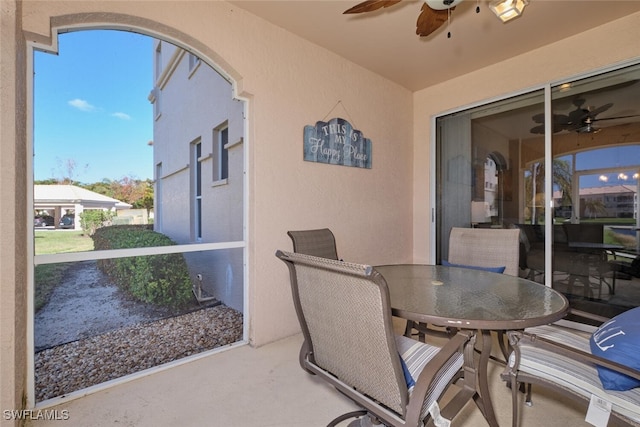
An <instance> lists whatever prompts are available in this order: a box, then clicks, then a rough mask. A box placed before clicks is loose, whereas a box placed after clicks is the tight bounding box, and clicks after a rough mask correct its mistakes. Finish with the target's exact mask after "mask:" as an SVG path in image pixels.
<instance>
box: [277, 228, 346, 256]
mask: <svg viewBox="0 0 640 427" xmlns="http://www.w3.org/2000/svg"><path fill="white" fill-rule="evenodd" d="M287 234H288V235H289V237H290V238H291V240H292V241H293V251H294V252H296V253H299V254H306V255H313V256H317V257H321V258H328V259H338V251H337V249H336V239H335V237H334V235H333V233H332V232H331V230H329V229H328V228H321V229H317V230H298V231H288V232H287Z"/></svg>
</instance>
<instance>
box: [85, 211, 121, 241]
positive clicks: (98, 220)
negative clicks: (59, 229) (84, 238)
mask: <svg viewBox="0 0 640 427" xmlns="http://www.w3.org/2000/svg"><path fill="white" fill-rule="evenodd" d="M111 218H113V213H112V212H107V211H103V210H102V209H91V210H86V211H84V212H82V213H81V214H80V226H81V227H82V231H84V234H86V235H88V236H93V234H94V233H95V232H96V230H97V229H98V228H100V227H102V226H103V225H104V224H105V223H106V222H107V221H109V220H111Z"/></svg>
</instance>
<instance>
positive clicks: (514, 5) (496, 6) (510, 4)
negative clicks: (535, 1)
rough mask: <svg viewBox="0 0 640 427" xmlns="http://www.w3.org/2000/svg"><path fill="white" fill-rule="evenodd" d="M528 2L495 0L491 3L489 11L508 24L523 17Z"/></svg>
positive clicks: (524, 0)
mask: <svg viewBox="0 0 640 427" xmlns="http://www.w3.org/2000/svg"><path fill="white" fill-rule="evenodd" d="M527 4H529V1H528V0H494V1H492V2H491V3H489V9H491V10H492V11H493V13H495V14H496V16H497V17H498V18H500V20H501V21H502V22H507V21H509V20H511V19H513V18H517V17H518V16H520V15H522V11H523V10H524V7H525V6H526V5H527Z"/></svg>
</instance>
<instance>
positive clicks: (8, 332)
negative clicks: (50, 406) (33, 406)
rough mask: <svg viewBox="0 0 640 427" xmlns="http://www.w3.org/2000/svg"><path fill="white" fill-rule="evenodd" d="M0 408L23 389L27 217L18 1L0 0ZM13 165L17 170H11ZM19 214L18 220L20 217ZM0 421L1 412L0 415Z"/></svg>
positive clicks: (14, 403) (18, 402) (17, 401)
mask: <svg viewBox="0 0 640 427" xmlns="http://www.w3.org/2000/svg"><path fill="white" fill-rule="evenodd" d="M0 6H1V10H0V13H1V15H0V76H1V77H0V93H2V96H0V141H1V144H0V200H2V202H0V203H1V206H2V215H0V242H2V244H0V277H1V278H2V279H1V280H0V409H2V410H5V409H19V408H21V406H22V404H23V403H22V402H23V399H24V397H25V393H26V384H27V377H26V366H27V357H26V350H27V346H26V340H25V337H26V334H27V319H26V301H27V287H26V282H27V265H28V264H27V255H26V248H27V239H26V237H25V236H26V233H27V227H28V226H29V227H30V226H31V224H32V221H27V207H26V199H25V197H24V195H25V194H31V192H30V191H27V188H26V175H25V174H24V171H25V170H26V159H27V155H26V149H25V144H24V141H25V139H26V132H27V127H26V122H25V120H26V99H27V95H26V87H25V85H24V82H25V79H26V52H25V44H24V39H23V38H22V37H20V24H19V21H20V18H19V17H20V13H21V12H20V5H19V4H15V3H14V2H13V1H2V2H1V3H0ZM16 170H19V171H21V172H23V173H22V174H16V173H15V171H16ZM22 218H24V220H23V221H20V219H22ZM0 423H1V424H2V425H4V423H5V421H4V417H2V418H0Z"/></svg>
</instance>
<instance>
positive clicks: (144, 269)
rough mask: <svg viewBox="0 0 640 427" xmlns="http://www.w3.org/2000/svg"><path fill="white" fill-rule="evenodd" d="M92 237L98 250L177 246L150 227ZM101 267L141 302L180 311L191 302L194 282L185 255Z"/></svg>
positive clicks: (121, 227)
mask: <svg viewBox="0 0 640 427" xmlns="http://www.w3.org/2000/svg"><path fill="white" fill-rule="evenodd" d="M92 238H93V241H94V246H95V249H96V250H105V249H124V248H141V247H150V246H170V245H175V243H174V242H173V241H172V240H171V239H170V238H169V237H167V236H165V235H164V234H160V233H156V232H155V231H153V230H152V229H151V227H150V226H148V225H113V226H109V227H102V228H99V229H97V230H96V232H95V234H93V236H92ZM98 267H99V268H100V269H101V270H102V271H103V272H104V273H105V274H107V275H108V276H109V277H110V278H111V279H112V280H113V281H114V282H115V283H116V284H117V285H118V286H119V287H120V288H122V289H124V290H125V291H127V292H129V293H130V294H131V295H133V296H134V297H136V298H138V299H139V300H140V301H144V302H147V303H151V304H158V305H164V306H170V307H173V308H179V307H181V306H184V305H185V304H187V303H188V302H189V301H190V300H191V279H190V278H189V271H188V268H187V263H186V261H185V259H184V257H183V256H182V254H162V255H148V256H137V257H127V258H114V259H107V260H99V261H98Z"/></svg>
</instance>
